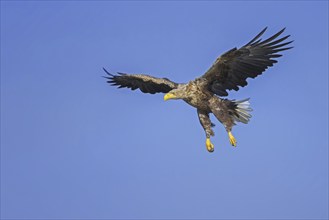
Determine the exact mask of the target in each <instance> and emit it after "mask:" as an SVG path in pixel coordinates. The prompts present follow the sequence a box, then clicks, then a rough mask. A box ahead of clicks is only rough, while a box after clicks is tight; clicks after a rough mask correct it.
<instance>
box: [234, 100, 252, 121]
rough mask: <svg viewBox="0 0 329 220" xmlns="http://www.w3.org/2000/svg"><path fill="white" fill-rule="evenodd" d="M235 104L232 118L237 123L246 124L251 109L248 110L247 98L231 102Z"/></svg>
mask: <svg viewBox="0 0 329 220" xmlns="http://www.w3.org/2000/svg"><path fill="white" fill-rule="evenodd" d="M232 101H233V102H234V104H235V109H234V110H235V113H236V114H234V115H233V118H234V120H235V121H237V122H242V123H244V124H247V123H248V122H249V120H250V118H251V114H250V112H251V111H252V108H250V102H249V98H247V99H243V100H237V101H236V100H232Z"/></svg>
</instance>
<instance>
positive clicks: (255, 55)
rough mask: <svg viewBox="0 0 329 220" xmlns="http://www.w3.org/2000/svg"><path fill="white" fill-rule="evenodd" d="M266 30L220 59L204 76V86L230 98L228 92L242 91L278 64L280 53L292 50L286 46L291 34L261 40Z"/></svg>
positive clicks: (279, 33)
mask: <svg viewBox="0 0 329 220" xmlns="http://www.w3.org/2000/svg"><path fill="white" fill-rule="evenodd" d="M265 30H266V28H265V29H264V30H262V31H261V32H260V33H259V34H258V35H257V36H256V37H255V38H254V39H252V40H251V41H250V42H249V43H247V44H246V45H245V46H243V47H241V48H239V49H237V48H233V49H231V50H229V51H227V52H226V53H224V54H222V55H221V56H220V57H218V58H217V60H216V61H215V63H214V64H213V65H212V66H211V67H210V69H209V70H208V71H207V72H206V73H205V74H204V75H203V76H202V77H201V78H202V79H203V80H204V81H205V82H206V83H205V87H206V88H207V89H208V90H210V91H211V92H213V93H215V94H217V95H219V96H227V95H228V93H227V90H232V89H234V90H236V91H237V90H239V86H241V87H243V86H245V85H247V78H255V77H256V76H258V75H260V74H262V73H263V72H264V71H265V70H266V69H267V68H268V67H270V66H273V64H274V63H276V62H278V61H277V60H276V59H275V58H278V57H280V56H281V54H278V52H281V51H284V50H288V49H290V48H292V47H286V46H287V45H288V44H290V43H291V42H292V41H288V42H285V40H286V39H287V38H288V37H289V36H290V35H288V36H285V37H282V38H278V37H279V36H280V35H281V34H282V33H283V31H284V30H285V29H282V30H281V31H279V32H278V33H276V34H274V35H273V36H272V37H270V38H268V39H266V40H262V39H260V37H261V36H262V35H263V33H264V32H265Z"/></svg>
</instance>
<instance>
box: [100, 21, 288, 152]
mask: <svg viewBox="0 0 329 220" xmlns="http://www.w3.org/2000/svg"><path fill="white" fill-rule="evenodd" d="M266 29H267V28H264V29H263V30H262V31H261V32H260V33H259V34H258V35H257V36H256V37H254V38H253V39H252V40H251V41H250V42H249V43H247V44H246V45H244V46H243V47H241V48H239V49H237V48H233V49H231V50H229V51H227V52H225V53H224V54H222V55H221V56H219V57H218V58H217V59H216V61H215V62H214V63H213V65H212V66H211V67H210V68H209V70H208V71H207V72H206V73H205V74H204V75H202V76H201V77H199V78H196V79H195V80H193V81H190V82H189V83H184V84H183V83H175V82H173V81H171V80H169V79H167V78H157V77H153V76H149V75H145V74H126V73H117V74H116V75H114V74H111V73H109V72H108V71H107V70H106V69H104V71H105V72H106V73H107V74H108V76H106V77H105V78H107V79H108V81H107V82H108V83H110V84H111V85H114V86H118V87H119V88H130V89H132V90H136V89H140V90H141V91H142V92H144V93H150V94H154V93H166V94H165V96H164V100H168V99H183V100H184V101H185V102H187V103H188V104H190V105H191V106H193V107H195V108H196V109H197V113H198V116H199V120H200V123H201V125H202V127H203V129H204V131H205V134H206V147H207V150H208V151H209V152H213V151H214V145H213V144H212V143H211V141H210V136H214V132H213V130H212V127H213V123H212V122H211V121H210V118H209V114H210V113H213V114H214V115H215V117H216V118H217V119H218V120H219V121H220V122H221V123H222V124H223V125H224V127H225V129H226V131H227V133H228V136H229V140H230V143H231V144H232V145H233V146H236V143H237V142H236V139H235V138H234V136H233V135H232V132H231V131H232V127H233V126H234V125H235V122H242V123H245V124H246V123H248V122H249V119H250V118H251V115H250V111H252V109H251V108H250V105H249V99H244V100H240V101H236V100H228V99H222V98H220V97H219V96H227V95H228V91H229V90H235V91H238V90H239V87H244V86H246V85H247V84H248V83H247V81H246V80H247V79H248V78H255V77H257V76H258V75H260V74H262V73H263V72H264V71H265V70H266V69H267V68H268V67H270V66H273V64H274V63H277V60H276V59H275V58H278V57H280V56H282V55H281V54H278V52H281V51H284V50H288V49H291V48H292V47H287V45H289V44H290V43H291V42H293V41H285V40H286V39H287V38H288V37H289V36H290V35H287V36H284V37H281V38H280V36H281V34H282V33H283V32H284V30H285V29H282V30H281V31H279V32H278V33H276V34H274V35H273V36H271V37H269V38H268V39H266V40H262V39H261V38H260V37H261V36H262V35H263V34H264V32H265V31H266Z"/></svg>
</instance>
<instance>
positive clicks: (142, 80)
mask: <svg viewBox="0 0 329 220" xmlns="http://www.w3.org/2000/svg"><path fill="white" fill-rule="evenodd" d="M103 69H104V68H103ZM104 71H105V72H106V73H107V74H108V76H105V78H106V79H108V81H107V82H108V83H110V84H111V85H113V86H118V88H130V89H131V90H135V89H140V90H141V91H142V92H144V93H151V94H154V93H159V92H161V93H167V92H169V91H170V90H172V89H176V88H177V86H178V83H175V82H172V81H170V80H169V79H167V78H156V77H153V76H149V75H145V74H126V73H118V75H113V74H111V73H109V72H108V71H107V70H106V69H104Z"/></svg>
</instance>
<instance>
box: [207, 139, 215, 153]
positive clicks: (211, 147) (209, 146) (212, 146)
mask: <svg viewBox="0 0 329 220" xmlns="http://www.w3.org/2000/svg"><path fill="white" fill-rule="evenodd" d="M206 146H207V150H208V151H209V152H214V145H213V144H212V143H211V141H210V138H207V140H206Z"/></svg>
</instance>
